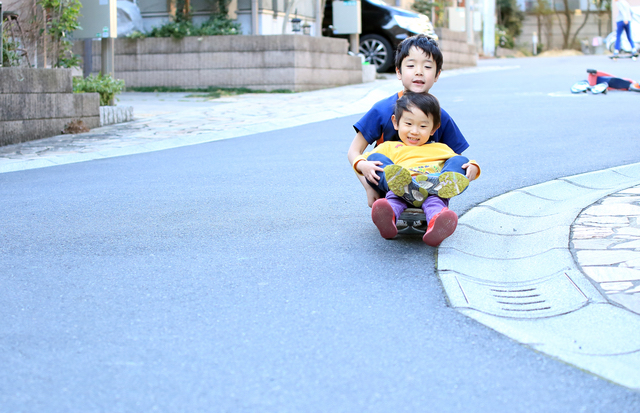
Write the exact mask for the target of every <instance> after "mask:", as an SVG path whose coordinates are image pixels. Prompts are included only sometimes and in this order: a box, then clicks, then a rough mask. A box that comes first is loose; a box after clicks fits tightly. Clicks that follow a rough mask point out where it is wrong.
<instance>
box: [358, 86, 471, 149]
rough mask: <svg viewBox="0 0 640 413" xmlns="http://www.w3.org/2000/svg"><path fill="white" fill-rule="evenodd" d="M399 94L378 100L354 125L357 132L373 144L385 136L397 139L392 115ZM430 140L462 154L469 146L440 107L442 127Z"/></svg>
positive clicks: (393, 139)
mask: <svg viewBox="0 0 640 413" xmlns="http://www.w3.org/2000/svg"><path fill="white" fill-rule="evenodd" d="M398 97H399V96H398V94H397V93H396V94H394V95H392V96H390V97H388V98H386V99H382V100H381V101H379V102H377V103H376V104H375V105H373V107H372V108H371V109H369V112H367V113H365V115H364V116H363V117H362V118H360V120H359V121H358V122H356V124H355V125H353V127H354V129H355V130H356V132H360V133H362V136H364V139H365V140H366V141H367V142H369V144H372V143H374V142H376V141H377V140H379V139H380V138H383V140H384V141H397V140H400V139H399V138H398V132H397V131H396V130H395V128H394V127H393V122H391V115H393V111H394V109H395V107H396V101H397V100H398ZM430 142H441V143H444V144H445V145H447V146H448V147H450V148H451V149H452V150H453V151H454V152H455V153H457V154H461V153H462V152H463V151H464V150H465V149H467V148H468V147H469V144H468V143H467V140H466V139H465V138H464V136H463V135H462V132H460V129H458V126H457V125H456V123H455V122H454V121H453V119H451V116H449V114H448V113H447V112H445V110H444V109H442V108H441V109H440V127H439V128H438V130H436V133H434V134H433V136H432V137H431V139H430Z"/></svg>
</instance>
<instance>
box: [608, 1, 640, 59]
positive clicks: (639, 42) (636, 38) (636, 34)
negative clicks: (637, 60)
mask: <svg viewBox="0 0 640 413" xmlns="http://www.w3.org/2000/svg"><path fill="white" fill-rule="evenodd" d="M631 10H632V12H633V14H634V15H635V17H638V16H640V6H636V7H631ZM631 38H632V39H633V42H634V43H635V44H636V47H640V22H638V20H635V19H631ZM604 44H605V47H606V48H607V50H609V51H610V52H611V53H613V50H614V48H615V46H616V32H615V30H614V31H612V32H611V33H609V35H608V36H607V37H606V38H605V39H604ZM620 51H625V52H627V53H631V45H630V44H629V40H627V34H626V33H625V32H622V36H621V37H620Z"/></svg>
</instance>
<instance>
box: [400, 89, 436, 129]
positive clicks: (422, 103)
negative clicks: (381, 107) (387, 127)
mask: <svg viewBox="0 0 640 413" xmlns="http://www.w3.org/2000/svg"><path fill="white" fill-rule="evenodd" d="M411 108H418V109H420V110H421V111H422V112H423V113H424V114H425V115H427V116H428V115H431V117H432V118H433V126H434V127H436V126H440V102H438V99H436V97H435V96H433V95H432V94H430V93H413V92H404V94H403V95H402V97H401V98H400V99H398V101H397V102H396V108H395V110H394V112H393V114H394V115H395V117H396V122H398V123H399V122H400V118H402V115H403V114H404V112H405V111H409V112H411Z"/></svg>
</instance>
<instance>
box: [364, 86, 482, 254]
mask: <svg viewBox="0 0 640 413" xmlns="http://www.w3.org/2000/svg"><path fill="white" fill-rule="evenodd" d="M392 121H393V126H394V128H395V129H396V130H397V131H398V137H399V138H400V142H392V141H388V142H384V143H382V144H381V145H379V146H378V147H376V148H375V149H374V150H373V151H372V152H367V153H365V154H363V155H361V156H359V157H358V158H356V159H355V160H354V163H353V168H354V169H355V171H356V172H357V173H358V174H360V175H363V171H361V170H360V169H359V168H358V163H359V162H360V161H363V160H367V161H379V162H381V163H382V165H381V167H383V169H384V172H373V171H364V177H365V178H366V179H367V181H368V182H370V183H372V185H376V183H377V185H378V187H380V188H381V189H383V190H386V191H388V192H387V195H386V196H385V198H381V199H378V200H377V201H376V202H374V204H373V206H372V211H371V217H372V219H373V222H374V224H375V225H376V226H377V227H378V230H379V231H380V235H382V236H383V237H384V238H393V237H395V236H396V235H397V233H398V230H397V228H396V221H397V219H398V217H399V216H400V215H401V214H402V212H403V211H404V210H405V209H406V208H407V207H408V206H410V205H411V206H414V207H421V208H422V210H423V211H424V213H425V215H426V218H427V222H428V226H427V231H426V232H425V234H424V236H423V238H422V240H423V241H424V242H425V243H426V244H427V245H430V246H434V247H435V246H438V245H440V243H441V242H442V241H444V239H445V238H447V237H449V236H450V235H451V234H453V232H454V231H455V229H456V226H457V224H458V216H457V215H456V213H455V212H453V211H451V210H449V208H448V205H449V202H448V201H449V198H451V197H453V196H455V195H458V194H460V193H462V192H463V191H464V190H465V189H466V188H467V186H468V185H469V179H467V177H466V176H465V173H467V172H468V171H469V169H468V168H471V170H470V171H471V176H472V179H475V178H476V177H477V176H478V175H479V173H480V167H479V166H478V164H477V163H475V162H474V161H471V162H470V161H469V160H468V159H467V158H466V157H464V156H461V155H458V154H456V153H455V152H453V151H452V150H451V148H449V147H448V146H447V145H445V144H443V143H438V142H429V139H430V138H431V136H432V135H433V134H434V133H435V131H436V130H437V129H438V127H439V126H440V104H439V103H438V100H437V99H436V98H435V97H434V96H433V95H430V94H428V93H411V92H407V93H405V94H404V95H403V96H402V97H401V98H400V99H398V102H397V103H396V107H395V111H394V115H393V116H392ZM463 166H464V167H465V168H466V171H465V168H463Z"/></svg>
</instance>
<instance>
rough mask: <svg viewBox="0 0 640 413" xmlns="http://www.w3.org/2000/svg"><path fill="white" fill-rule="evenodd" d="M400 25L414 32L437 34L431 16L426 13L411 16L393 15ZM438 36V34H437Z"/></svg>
mask: <svg viewBox="0 0 640 413" xmlns="http://www.w3.org/2000/svg"><path fill="white" fill-rule="evenodd" d="M393 18H394V20H395V21H396V23H397V24H398V26H400V27H402V28H403V29H405V30H408V31H410V32H413V33H416V34H417V33H423V34H426V35H430V36H432V35H435V33H434V31H433V26H432V25H431V22H430V21H429V18H428V17H427V16H425V15H419V16H418V17H409V16H400V15H395V16H393ZM435 37H436V38H437V36H435Z"/></svg>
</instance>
